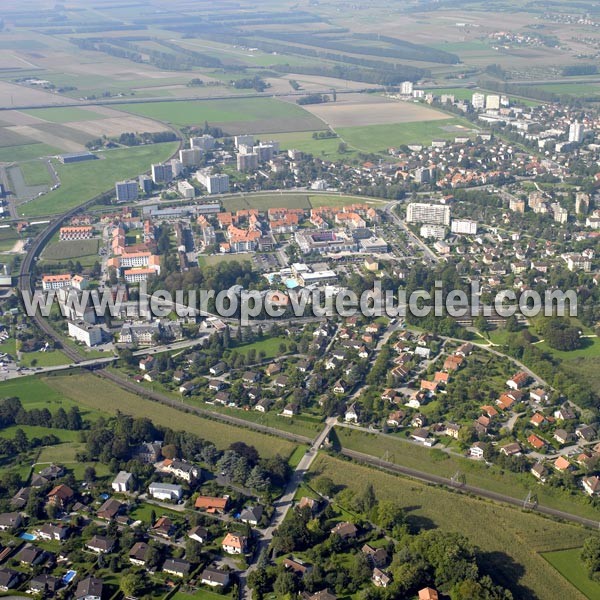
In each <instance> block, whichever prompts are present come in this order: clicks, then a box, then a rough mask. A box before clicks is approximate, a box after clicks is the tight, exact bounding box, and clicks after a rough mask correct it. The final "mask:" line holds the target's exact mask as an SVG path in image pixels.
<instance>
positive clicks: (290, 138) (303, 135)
mask: <svg viewBox="0 0 600 600" xmlns="http://www.w3.org/2000/svg"><path fill="white" fill-rule="evenodd" d="M259 135H260V134H259ZM260 137H261V138H263V139H266V140H270V139H273V140H276V141H278V142H279V143H280V145H281V149H282V150H289V149H291V148H293V149H295V150H300V151H302V152H305V153H306V154H312V155H313V156H314V157H316V158H324V159H327V160H335V161H339V160H341V161H343V160H348V159H350V158H354V157H355V156H356V151H354V150H352V149H351V148H349V149H348V151H347V152H344V153H340V152H339V145H340V142H341V141H342V140H340V139H339V138H337V137H334V138H324V139H314V138H313V136H312V132H310V131H297V132H293V133H274V134H264V135H260Z"/></svg>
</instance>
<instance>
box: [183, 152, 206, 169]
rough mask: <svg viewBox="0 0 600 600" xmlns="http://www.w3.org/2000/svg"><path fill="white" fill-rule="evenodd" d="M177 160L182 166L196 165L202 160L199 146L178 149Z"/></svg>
mask: <svg viewBox="0 0 600 600" xmlns="http://www.w3.org/2000/svg"><path fill="white" fill-rule="evenodd" d="M179 160H180V161H181V162H182V163H183V166H184V167H198V166H199V165H200V164H201V162H202V150H201V149H200V148H184V149H183V150H180V151H179Z"/></svg>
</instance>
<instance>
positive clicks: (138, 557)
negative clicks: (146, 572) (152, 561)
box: [129, 542, 150, 567]
mask: <svg viewBox="0 0 600 600" xmlns="http://www.w3.org/2000/svg"><path fill="white" fill-rule="evenodd" d="M149 552H150V546H148V544H146V542H136V543H135V544H134V545H133V546H132V547H131V550H130V551H129V562H131V563H132V564H134V565H137V566H138V567H145V566H146V561H147V560H148V553H149Z"/></svg>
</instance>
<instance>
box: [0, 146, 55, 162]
mask: <svg viewBox="0 0 600 600" xmlns="http://www.w3.org/2000/svg"><path fill="white" fill-rule="evenodd" d="M60 153H61V150H59V149H58V148H56V147H54V146H49V145H48V144H41V143H40V144H36V143H33V144H24V145H22V146H13V147H12V148H0V162H8V163H10V162H18V161H21V160H31V159H33V158H39V157H40V156H55V155H57V154H60Z"/></svg>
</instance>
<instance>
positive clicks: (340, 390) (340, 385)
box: [333, 379, 346, 394]
mask: <svg viewBox="0 0 600 600" xmlns="http://www.w3.org/2000/svg"><path fill="white" fill-rule="evenodd" d="M333 393H334V394H344V393H346V385H345V384H344V382H343V381H342V380H341V379H338V380H337V381H336V382H335V383H334V384H333Z"/></svg>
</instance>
